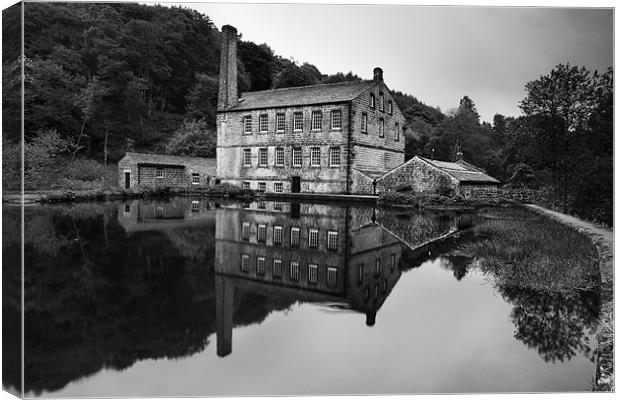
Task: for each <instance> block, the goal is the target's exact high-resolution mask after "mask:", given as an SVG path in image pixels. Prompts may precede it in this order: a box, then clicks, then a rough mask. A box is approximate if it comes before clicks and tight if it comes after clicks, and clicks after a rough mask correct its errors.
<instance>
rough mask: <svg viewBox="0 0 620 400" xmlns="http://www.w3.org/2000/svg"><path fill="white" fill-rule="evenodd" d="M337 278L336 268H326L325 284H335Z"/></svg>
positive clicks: (330, 285)
mask: <svg viewBox="0 0 620 400" xmlns="http://www.w3.org/2000/svg"><path fill="white" fill-rule="evenodd" d="M337 279H338V270H337V269H336V268H333V267H328V268H327V286H329V287H334V286H336V280H337Z"/></svg>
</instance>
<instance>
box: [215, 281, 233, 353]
mask: <svg viewBox="0 0 620 400" xmlns="http://www.w3.org/2000/svg"><path fill="white" fill-rule="evenodd" d="M234 300H235V286H234V283H233V282H232V280H231V279H230V278H227V277H225V276H221V275H215V314H216V320H217V321H216V327H217V332H216V336H217V355H218V356H219V357H226V356H227V355H229V354H230V353H232V330H233V311H234Z"/></svg>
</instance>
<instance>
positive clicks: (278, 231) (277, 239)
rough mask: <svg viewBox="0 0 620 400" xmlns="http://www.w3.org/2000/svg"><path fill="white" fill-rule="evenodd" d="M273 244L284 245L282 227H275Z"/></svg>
mask: <svg viewBox="0 0 620 400" xmlns="http://www.w3.org/2000/svg"><path fill="white" fill-rule="evenodd" d="M273 243H274V244H282V227H281V226H274V227H273Z"/></svg>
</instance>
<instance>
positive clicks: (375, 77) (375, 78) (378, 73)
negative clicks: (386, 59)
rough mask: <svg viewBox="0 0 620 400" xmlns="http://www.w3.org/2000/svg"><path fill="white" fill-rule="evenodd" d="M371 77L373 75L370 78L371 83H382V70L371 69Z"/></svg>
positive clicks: (377, 68)
mask: <svg viewBox="0 0 620 400" xmlns="http://www.w3.org/2000/svg"><path fill="white" fill-rule="evenodd" d="M372 75H373V78H372V80H373V81H376V82H383V70H382V69H381V68H379V67H376V68H375V69H373V70H372Z"/></svg>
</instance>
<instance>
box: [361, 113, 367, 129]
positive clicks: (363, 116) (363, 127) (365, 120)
mask: <svg viewBox="0 0 620 400" xmlns="http://www.w3.org/2000/svg"><path fill="white" fill-rule="evenodd" d="M367 132H368V114H366V113H362V133H367Z"/></svg>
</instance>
